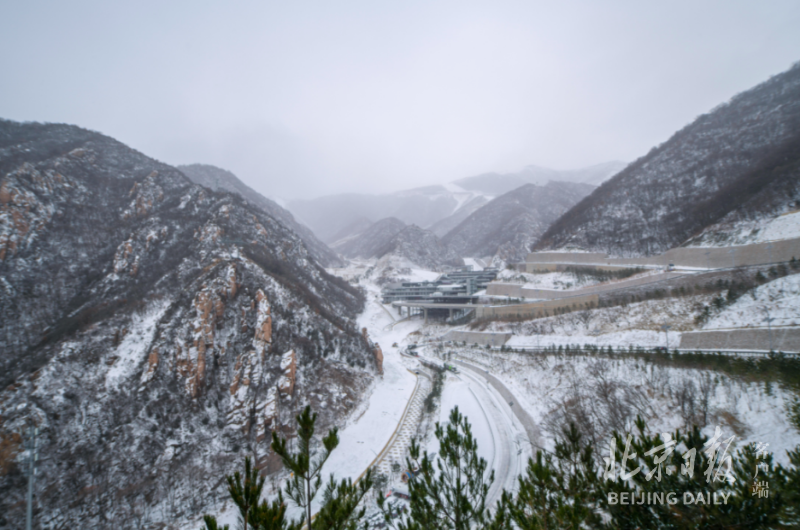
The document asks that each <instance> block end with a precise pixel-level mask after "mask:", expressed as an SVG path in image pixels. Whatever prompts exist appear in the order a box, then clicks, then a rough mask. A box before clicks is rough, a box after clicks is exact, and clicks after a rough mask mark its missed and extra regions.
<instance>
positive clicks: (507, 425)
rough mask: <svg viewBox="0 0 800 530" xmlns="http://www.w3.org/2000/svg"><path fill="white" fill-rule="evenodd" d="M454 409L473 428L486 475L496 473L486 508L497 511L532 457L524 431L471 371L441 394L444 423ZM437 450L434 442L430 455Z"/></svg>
mask: <svg viewBox="0 0 800 530" xmlns="http://www.w3.org/2000/svg"><path fill="white" fill-rule="evenodd" d="M455 406H458V410H459V412H461V413H462V414H463V415H464V416H466V417H467V418H468V420H469V422H470V424H472V433H473V435H474V436H475V438H476V439H477V440H478V454H479V455H480V456H481V457H483V458H484V459H486V461H487V463H488V467H487V471H491V470H494V472H495V480H494V483H493V484H492V486H491V488H490V489H489V495H488V497H487V505H488V506H490V507H494V505H495V503H496V502H497V501H498V500H499V499H500V496H501V494H502V492H503V490H504V489H505V490H507V491H515V490H516V487H517V476H519V475H520V474H521V473H522V472H523V471H524V469H525V465H526V463H527V461H528V458H529V457H530V456H531V454H532V451H531V444H530V441H529V439H528V435H527V433H526V431H525V427H524V426H523V425H522V424H521V422H520V421H519V420H518V419H517V417H516V416H515V415H514V413H513V412H512V410H511V407H510V406H509V403H508V402H507V401H506V400H505V399H504V398H503V397H502V396H501V395H500V394H499V393H498V392H497V390H496V389H494V388H493V387H492V386H491V385H490V384H489V383H488V382H487V380H486V379H485V378H483V377H480V376H479V375H477V374H475V373H474V372H471V371H468V370H462V371H461V372H460V373H459V374H457V375H456V374H451V375H448V381H447V383H446V384H445V387H444V391H443V392H442V402H441V410H440V415H439V421H440V422H441V423H446V422H447V421H448V417H449V415H450V411H451V409H452V408H453V407H455ZM438 450H439V448H438V444H437V442H436V440H433V441H432V443H431V445H430V447H429V451H432V452H438Z"/></svg>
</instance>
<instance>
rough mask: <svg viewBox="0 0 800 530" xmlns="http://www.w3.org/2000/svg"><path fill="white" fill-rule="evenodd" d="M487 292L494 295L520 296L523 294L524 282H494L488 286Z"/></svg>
mask: <svg viewBox="0 0 800 530" xmlns="http://www.w3.org/2000/svg"><path fill="white" fill-rule="evenodd" d="M486 294H488V295H494V296H511V297H513V298H520V297H521V296H522V284H521V283H499V282H497V283H495V282H492V283H490V284H489V285H487V286H486Z"/></svg>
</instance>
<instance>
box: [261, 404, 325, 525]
mask: <svg viewBox="0 0 800 530" xmlns="http://www.w3.org/2000/svg"><path fill="white" fill-rule="evenodd" d="M316 421H317V413H316V412H315V413H314V414H312V413H311V407H306V408H305V410H303V412H302V413H301V414H300V415H298V416H297V425H298V428H297V441H298V450H297V452H296V453H295V454H291V453H290V452H289V450H288V449H287V448H286V439H285V438H283V439H281V438H279V437H278V435H277V434H276V433H274V432H273V433H272V450H273V451H275V453H276V454H277V455H278V456H279V457H281V461H282V462H283V465H284V466H286V467H287V468H288V469H289V471H291V472H292V478H291V479H290V480H289V482H288V483H287V484H286V496H287V497H289V498H290V499H292V501H294V503H295V504H296V505H297V506H299V507H300V508H302V509H303V511H304V513H305V515H304V517H303V520H301V521H300V524H301V525H302V524H303V522H304V521H311V502H312V501H313V500H314V497H315V496H316V495H317V492H318V491H319V489H320V487H321V486H322V477H320V472H321V471H322V466H323V465H324V464H325V462H326V461H327V460H328V457H330V455H331V451H333V450H334V449H336V446H337V445H339V434H338V429H337V428H336V427H334V428H333V429H331V430H330V431H328V434H327V436H325V437H324V438H323V439H322V450H321V451H320V452H319V453H318V454H312V450H311V443H312V440H313V438H314V424H315V423H316Z"/></svg>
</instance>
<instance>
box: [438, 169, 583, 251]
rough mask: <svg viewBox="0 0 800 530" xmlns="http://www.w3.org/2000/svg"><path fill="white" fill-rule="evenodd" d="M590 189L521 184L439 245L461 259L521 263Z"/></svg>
mask: <svg viewBox="0 0 800 530" xmlns="http://www.w3.org/2000/svg"><path fill="white" fill-rule="evenodd" d="M593 189H594V186H592V185H590V184H581V183H574V182H550V183H548V184H547V185H545V186H537V185H535V184H525V185H524V186H521V187H519V188H517V189H515V190H513V191H510V192H508V193H506V194H504V195H501V196H500V197H498V198H496V199H494V200H492V201H490V202H489V203H488V204H486V205H485V206H483V207H482V208H480V209H478V210H477V211H475V212H474V213H473V214H472V215H470V216H469V217H467V218H466V219H465V220H464V221H462V222H461V223H460V224H459V225H458V226H456V227H455V228H454V229H453V230H451V231H450V232H448V233H447V235H445V236H444V237H443V238H442V242H443V243H444V244H446V245H449V246H450V247H452V248H453V249H454V250H455V251H456V252H457V253H458V254H459V255H460V256H463V257H476V258H484V257H490V258H497V259H498V260H501V261H504V262H507V263H510V262H517V261H522V260H523V259H524V257H525V256H526V255H527V253H528V252H530V248H531V246H532V245H533V244H534V243H535V242H536V241H537V240H538V238H539V237H540V236H541V235H542V234H543V233H544V231H545V230H547V228H548V227H549V226H550V224H551V223H552V222H553V221H555V220H556V219H558V217H559V216H561V215H562V214H563V213H564V212H566V211H567V210H569V209H570V208H571V207H572V206H573V205H575V204H576V203H577V202H578V201H580V200H581V199H582V198H583V197H585V196H586V195H588V194H589V193H590V192H591V191H592V190H593Z"/></svg>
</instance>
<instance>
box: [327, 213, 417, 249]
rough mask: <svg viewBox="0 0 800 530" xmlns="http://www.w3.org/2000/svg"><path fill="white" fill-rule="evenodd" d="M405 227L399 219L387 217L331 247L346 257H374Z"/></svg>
mask: <svg viewBox="0 0 800 530" xmlns="http://www.w3.org/2000/svg"><path fill="white" fill-rule="evenodd" d="M405 227H406V224H405V223H404V222H403V221H401V220H400V219H396V218H394V217H387V218H386V219H381V220H380V221H378V222H376V223H373V224H372V225H370V226H369V227H368V228H367V229H366V230H364V231H363V232H361V233H359V234H356V235H353V236H349V237H347V238H345V239H344V240H342V241H341V242H339V243H334V245H333V248H335V249H336V251H337V252H339V253H340V254H341V255H342V256H345V257H347V258H372V257H376V256H377V254H378V252H379V251H380V250H381V249H382V248H383V247H384V246H386V244H387V243H388V242H389V241H391V240H392V238H394V236H396V235H397V234H399V233H400V232H401V231H402V230H403V229H404V228H405Z"/></svg>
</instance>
